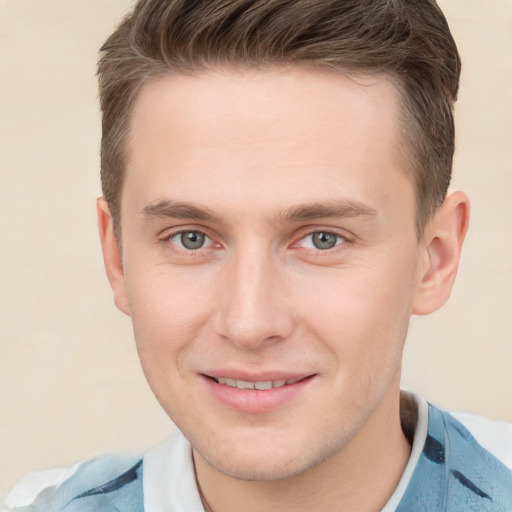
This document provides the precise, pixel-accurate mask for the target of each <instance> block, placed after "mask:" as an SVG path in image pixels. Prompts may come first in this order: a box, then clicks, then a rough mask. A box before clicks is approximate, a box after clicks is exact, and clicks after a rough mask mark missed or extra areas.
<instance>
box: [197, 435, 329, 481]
mask: <svg viewBox="0 0 512 512" xmlns="http://www.w3.org/2000/svg"><path fill="white" fill-rule="evenodd" d="M265 445H266V446H265ZM251 448H252V449H250V450H248V449H247V446H244V448H243V449H240V450H237V447H236V445H234V444H232V445H231V446H230V447H229V449H227V450H225V453H224V454H223V455H221V454H220V453H219V451H216V452H215V453H210V452H209V450H208V449H206V450H203V451H199V450H194V457H197V456H199V457H201V458H202V459H203V460H204V461H205V462H206V463H207V464H208V465H209V466H210V467H212V468H213V469H215V470H217V471H219V472H220V473H222V474H224V475H226V476H228V477H230V478H235V479H237V480H245V481H277V480H286V479H288V478H293V477H296V476H298V475H300V474H302V473H305V472H306V471H308V470H310V469H312V468H313V467H315V466H317V465H318V464H320V463H321V462H323V461H324V460H326V459H328V458H329V457H330V456H331V455H333V454H334V453H336V452H337V451H338V450H339V447H338V446H336V447H332V446H323V447H317V451H316V452H313V451H311V446H310V445H309V444H305V445H301V446H300V447H293V446H290V445H289V444H285V443H281V444H280V446H279V447H278V448H277V447H276V445H275V444H272V443H268V442H267V443H264V444H263V446H260V445H259V444H257V443H256V444H253V446H251ZM318 448H320V449H318Z"/></svg>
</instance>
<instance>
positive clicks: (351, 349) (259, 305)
mask: <svg viewBox="0 0 512 512" xmlns="http://www.w3.org/2000/svg"><path fill="white" fill-rule="evenodd" d="M102 52H103V53H102V57H101V60H100V64H99V72H98V74H99V80H100V98H101V106H102V112H103V140H102V186H103V193H104V197H103V198H101V199H99V200H98V220H99V229H100V236H101V242H102V247H103V254H104V259H105V266H106V270H107V274H108V278H109V280H110V283H111V286H112V290H113V293H114V300H115V302H116V305H117V306H118V308H119V309H120V310H121V311H123V312H125V313H126V314H128V315H130V317H131V318H132V321H133V326H134V333H135V340H136V343H137V348H138V351H139V355H140V359H141V362H142V366H143V368H144V371H145V373H146V376H147V379H148V381H149V384H150V386H151V388H152V389H153V391H154V393H155V395H156V396H157V398H158V400H159V401H160V403H161V405H162V407H163V408H164V409H165V411H166V412H167V413H168V415H169V416H170V417H171V419H172V420H173V421H174V422H175V423H176V425H177V426H178V428H179V432H178V433H177V434H176V435H174V436H173V437H172V438H171V439H170V440H169V441H168V442H166V443H164V444H163V445H162V446H159V447H157V448H156V449H155V450H153V451H152V452H150V453H148V454H147V455H146V456H144V458H142V459H130V458H120V457H101V458H99V459H96V460H93V461H87V462H84V463H79V464H77V465H76V466H74V467H72V468H70V469H69V470H67V471H65V472H59V473H55V474H46V475H42V476H40V477H39V478H40V479H39V480H38V481H37V482H36V483H34V484H33V485H32V486H31V490H30V491H27V485H26V484H24V485H22V486H21V487H18V488H17V489H15V491H14V493H13V495H12V497H11V498H10V499H8V503H7V504H8V505H9V506H11V508H12V510H16V511H33V510H62V511H66V512H67V511H74V510H81V511H82V510H121V511H142V510H146V511H150V512H157V511H158V512H159V511H191V512H196V511H203V510H204V511H207V512H208V511H213V512H231V511H235V510H236V511H238V510H244V511H252V510H258V511H259V510H276V511H277V510H279V511H303V510H315V511H334V510H335V511H349V510H350V511H353V510H357V511H379V510H385V511H395V510H397V511H411V510H418V511H427V510H428V511H444V510H450V511H465V510H489V511H498V510H500V511H501V510H511V509H512V470H511V469H510V467H507V464H509V465H510V464H512V463H511V460H510V459H511V458H512V456H511V454H510V452H508V451H507V449H506V446H507V445H506V443H507V442H510V439H511V437H512V435H511V430H510V428H508V427H507V426H503V425H493V424H484V427H483V428H481V429H479V430H478V432H477V430H475V431H474V434H475V435H476V436H477V437H478V440H477V439H475V437H474V436H473V435H472V433H470V431H469V430H468V428H467V427H470V429H473V430H474V429H475V423H474V422H475V421H477V420H472V421H473V423H472V424H471V425H464V424H463V423H461V422H459V421H458V420H457V419H455V418H454V417H453V416H452V415H450V414H449V413H446V412H444V411H441V410H439V409H437V408H435V407H432V406H431V405H429V404H428V403H427V402H425V401H424V400H422V399H421V398H419V397H416V396H413V395H409V394H405V393H402V394H401V393H400V387H399V384H400V369H401V358H402V351H403V346H404V343H405V338H406V333H407V328H408V323H409V319H410V317H411V315H412V314H421V315H423V314H428V313H430V312H432V311H435V310H436V309H438V308H439V307H441V306H442V305H443V304H444V302H445V301H446V300H447V298H448V296H449V294H450V291H451V288H452V285H453V281H454V278H455V274H456V270H457V266H458V261H459V255H460V251H461V247H462V242H463V239H464V236H465V233H466V229H467V225H468V218H469V205H468V199H467V197H466V195H465V194H463V193H461V192H456V193H452V194H450V195H447V189H448V186H449V183H450V175H451V165H452V157H453V148H454V129H453V116H452V110H453V104H454V102H455V100H456V96H457V90H458V81H459V72H460V62H459V57H458V53H457V49H456V46H455V43H454V42H453V39H452V37H451V35H450V32H449V29H448V26H447V24H446V21H445V19H444V17H443V15H442V13H441V12H440V10H439V9H438V7H437V6H436V5H435V3H434V2H432V1H430V0H415V1H405V2H404V1H398V0H396V1H391V0H358V1H355V0H345V1H341V0H340V1H329V2H326V1H321V0H294V1H288V0H260V1H258V0H250V1H249V0H247V1H242V0H220V1H214V2H213V1H211V0H210V1H196V2H184V1H178V0H167V1H162V0H159V1H156V0H143V1H140V2H138V3H137V5H136V6H135V8H134V11H133V13H132V14H130V15H129V16H128V17H127V18H126V19H125V20H124V21H123V22H122V24H121V25H120V26H119V27H118V28H117V30H116V31H115V33H114V34H113V35H112V36H111V37H110V38H109V39H108V41H107V42H106V44H105V46H104V47H103V49H102ZM479 424H481V423H479ZM506 436H509V437H506ZM490 441H493V442H494V444H493V446H492V447H491V446H490Z"/></svg>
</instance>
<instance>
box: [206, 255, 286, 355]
mask: <svg viewBox="0 0 512 512" xmlns="http://www.w3.org/2000/svg"><path fill="white" fill-rule="evenodd" d="M222 273H223V279H222V281H223V282H222V283H221V284H220V297H219V304H218V308H217V310H216V319H215V327H216V330H217V334H218V335H220V336H221V337H222V338H224V339H226V340H228V341H229V342H230V343H232V344H234V345H236V346H237V347H238V348H242V349H244V350H257V349H259V348H261V347H264V346H266V345H267V344H269V343H275V342H278V341H282V340H284V339H286V338H288V337H289V336H290V334H291V333H292V331H293V328H294V320H293V312H292V310H291V300H290V299H291V298H290V297H289V296H287V292H286V286H285V282H284V281H285V276H284V275H283V274H284V272H283V270H282V269H280V263H279V262H278V261H276V259H273V258H272V255H269V254H268V253H265V252H264V251H260V250H258V249H253V250H246V251H244V252H243V254H237V255H234V256H233V257H232V258H230V261H229V263H228V264H227V265H226V266H225V267H224V269H223V272H222Z"/></svg>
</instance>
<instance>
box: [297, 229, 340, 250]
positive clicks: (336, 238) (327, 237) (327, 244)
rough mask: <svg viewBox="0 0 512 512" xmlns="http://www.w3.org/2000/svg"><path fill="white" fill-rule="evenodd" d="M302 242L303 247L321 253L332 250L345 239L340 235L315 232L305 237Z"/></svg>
mask: <svg viewBox="0 0 512 512" xmlns="http://www.w3.org/2000/svg"><path fill="white" fill-rule="evenodd" d="M302 240H303V246H304V247H307V248H309V249H319V250H321V251H325V250H327V249H332V248H333V247H336V246H337V245H340V244H342V243H344V242H345V239H344V238H343V237H342V236H341V235H338V234H337V233H330V232H329V231H315V232H314V233H310V234H309V235H307V236H305V237H304V238H303V239H302Z"/></svg>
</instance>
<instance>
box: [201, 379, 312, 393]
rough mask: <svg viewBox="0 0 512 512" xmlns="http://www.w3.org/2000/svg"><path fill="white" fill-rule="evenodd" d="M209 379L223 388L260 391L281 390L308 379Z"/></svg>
mask: <svg viewBox="0 0 512 512" xmlns="http://www.w3.org/2000/svg"><path fill="white" fill-rule="evenodd" d="M209 378H210V379H212V380H214V381H215V382H216V383H217V384H222V385H223V386H229V387H231V388H238V389H257V390H260V391H264V390H267V389H273V388H282V387H284V386H289V385H290V384H296V383H297V382H300V381H301V380H304V379H305V378H308V377H303V378H301V377H298V378H295V379H288V380H284V379H279V380H265V381H256V382H251V381H246V380H238V379H230V378H228V377H209Z"/></svg>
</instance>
